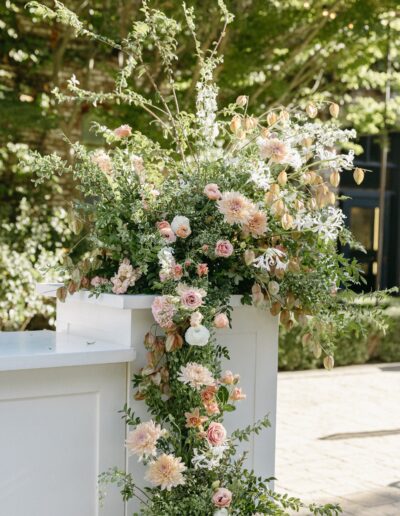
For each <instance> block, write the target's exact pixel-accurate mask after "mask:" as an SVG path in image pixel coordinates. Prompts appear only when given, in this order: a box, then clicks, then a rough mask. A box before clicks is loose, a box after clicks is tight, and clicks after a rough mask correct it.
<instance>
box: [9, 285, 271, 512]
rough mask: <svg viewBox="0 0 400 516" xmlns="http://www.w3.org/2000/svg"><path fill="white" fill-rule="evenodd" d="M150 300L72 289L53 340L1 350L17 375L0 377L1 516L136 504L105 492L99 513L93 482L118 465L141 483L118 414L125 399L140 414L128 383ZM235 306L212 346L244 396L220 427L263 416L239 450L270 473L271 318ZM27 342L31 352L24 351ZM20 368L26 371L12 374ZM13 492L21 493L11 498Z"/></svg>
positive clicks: (138, 359)
mask: <svg viewBox="0 0 400 516" xmlns="http://www.w3.org/2000/svg"><path fill="white" fill-rule="evenodd" d="M57 286H58V285H40V286H39V287H38V290H39V291H40V292H42V293H43V294H44V295H53V296H54V295H55V290H56V289H57ZM152 301H153V296H114V295H111V294H106V295H102V296H100V297H98V298H95V297H90V296H89V293H87V292H80V293H76V294H74V295H73V296H68V297H67V300H66V302H65V303H60V302H58V303H57V321H56V324H57V333H56V334H51V335H50V336H49V335H47V333H48V332H45V333H46V335H45V334H42V336H43V337H44V339H43V340H42V341H41V342H40V343H39V341H40V340H41V339H40V338H39V337H31V338H29V332H26V334H25V335H24V336H23V337H21V334H20V336H19V337H17V336H15V337H14V343H13V344H12V345H11V344H8V348H7V349H4V350H3V351H2V352H1V351H0V363H1V362H2V360H3V358H4V365H3V369H15V370H14V371H11V370H9V371H7V372H0V447H2V448H4V449H2V450H1V453H0V455H1V458H2V460H1V461H0V508H3V507H6V508H7V512H4V516H27V514H29V516H54V515H55V514H57V516H124V514H125V515H127V514H131V513H132V511H133V510H134V509H135V508H136V507H135V505H134V504H132V505H130V506H129V508H127V507H125V508H124V507H123V504H122V503H121V501H120V498H119V495H118V492H117V490H116V489H113V488H110V489H109V490H108V492H109V495H108V497H107V498H106V503H105V507H104V509H99V507H98V503H97V492H96V480H97V475H98V473H100V472H102V471H104V470H105V469H107V468H108V467H110V466H114V465H116V466H118V467H120V468H122V469H124V468H125V467H126V468H129V471H131V472H132V473H133V475H134V477H135V479H136V481H137V482H138V484H139V485H140V484H141V485H145V482H144V480H143V477H144V468H143V466H142V465H139V464H138V463H137V461H136V459H135V457H132V458H129V459H128V457H127V456H126V454H125V451H124V446H123V444H124V439H125V431H126V429H125V427H124V424H123V422H122V420H121V416H120V414H118V410H120V409H121V408H122V406H123V405H124V403H125V401H126V399H127V394H129V401H130V404H131V406H132V407H133V409H134V411H135V412H136V414H137V415H139V416H141V417H143V418H144V419H146V418H147V415H146V409H145V404H144V402H137V401H134V400H133V398H132V391H131V389H130V378H131V376H132V374H133V373H134V372H137V371H139V369H140V368H141V367H143V365H145V362H146V360H145V355H146V350H145V348H144V346H143V337H144V335H145V333H146V332H147V331H148V330H149V328H150V327H151V325H152V324H153V322H154V321H153V318H152V314H151V310H150V307H151V303H152ZM232 305H233V306H234V307H235V308H234V311H233V328H232V329H229V330H218V340H219V342H220V343H221V344H223V345H225V346H226V347H227V348H228V349H229V351H230V354H231V361H229V363H226V364H225V365H226V368H227V369H230V370H232V371H233V372H234V373H239V374H240V375H241V383H240V385H241V386H242V388H243V390H244V392H245V393H246V394H247V399H246V400H244V401H241V402H238V405H237V406H238V408H237V411H236V412H233V413H231V414H228V415H227V416H226V419H225V422H226V426H227V428H228V430H234V429H236V428H238V427H245V426H246V425H248V424H251V423H253V422H254V421H256V420H257V419H259V418H261V417H263V416H264V415H265V414H267V413H268V414H269V415H270V419H271V424H272V428H270V429H267V430H265V431H264V432H263V433H262V434H261V435H260V436H258V437H255V438H254V439H252V440H251V442H250V443H246V445H245V446H243V448H246V446H247V447H250V454H249V459H248V466H250V467H254V469H255V471H256V473H257V474H258V475H263V476H265V477H270V476H273V474H274V463H275V427H276V422H275V418H276V381H277V356H278V352H277V345H278V321H277V319H276V318H273V317H272V316H270V315H269V314H268V313H266V312H265V311H264V312H261V311H258V310H256V309H254V308H252V307H248V306H241V305H240V298H239V296H234V298H233V299H232ZM3 338H4V337H3ZM32 338H33V339H34V338H36V349H35V350H34V351H32V353H30V354H29V352H27V348H29V346H28V342H29V340H30V339H31V343H32ZM19 339H20V340H19ZM21 339H22V340H21ZM87 342H95V343H96V344H89V345H88V344H87ZM0 346H1V341H0ZM46 346H47V348H49V347H54V348H55V349H52V350H50V349H47V350H46ZM92 346H97V347H96V348H92ZM88 348H89V349H88ZM31 349H32V348H31ZM29 355H30V356H29ZM133 358H134V361H133V362H132V363H131V361H132V359H133ZM52 360H53V362H52ZM74 361H79V362H78V363H79V364H80V367H76V365H77V363H76V362H74ZM114 362H121V363H114ZM123 362H126V363H123ZM18 364H19V367H18ZM24 364H25V365H26V366H29V367H32V370H31V369H27V370H25V371H21V370H19V371H17V370H16V369H22V368H23V365H24ZM38 364H41V365H39V366H38ZM95 364H97V365H95ZM66 365H69V366H70V367H65V366H66ZM63 366H64V367H63ZM35 367H41V368H40V369H36V370H34V368H35ZM0 370H1V366H0ZM3 422H5V424H3ZM4 443H7V445H5V444H4ZM249 445H250V446H249ZM3 458H4V460H3ZM46 482H48V487H47V483H46ZM27 485H28V486H29V487H27V488H26V489H25V486H27ZM20 487H23V489H25V495H24V497H19V498H18V497H17V498H18V500H16V499H15V498H16V496H15V494H16V493H17V492H18V489H19V488H20ZM48 489H50V490H51V493H50V495H49V493H48ZM47 498H48V500H47ZM7 504H8V505H7ZM13 504H14V505H13ZM55 506H57V510H55ZM35 511H36V512H35ZM0 515H1V516H3V512H2V511H1V510H0Z"/></svg>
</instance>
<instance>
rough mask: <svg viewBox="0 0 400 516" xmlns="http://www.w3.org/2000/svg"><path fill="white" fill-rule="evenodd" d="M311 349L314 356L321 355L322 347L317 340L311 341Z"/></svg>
mask: <svg viewBox="0 0 400 516" xmlns="http://www.w3.org/2000/svg"><path fill="white" fill-rule="evenodd" d="M312 351H313V355H314V356H315V358H319V357H320V356H321V355H322V348H321V345H320V343H319V342H313V347H312Z"/></svg>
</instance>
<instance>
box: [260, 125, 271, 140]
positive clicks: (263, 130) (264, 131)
mask: <svg viewBox="0 0 400 516" xmlns="http://www.w3.org/2000/svg"><path fill="white" fill-rule="evenodd" d="M260 134H261V136H262V138H268V137H269V135H270V134H271V133H270V131H269V129H267V128H266V127H262V128H261V131H260Z"/></svg>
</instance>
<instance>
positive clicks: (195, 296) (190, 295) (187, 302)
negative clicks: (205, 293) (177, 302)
mask: <svg viewBox="0 0 400 516" xmlns="http://www.w3.org/2000/svg"><path fill="white" fill-rule="evenodd" d="M181 301H182V304H183V305H184V306H185V307H186V308H189V309H190V310H196V308H199V306H201V305H202V304H203V297H202V296H201V294H200V293H199V292H197V291H196V290H194V289H188V290H187V291H186V292H183V294H182V295H181Z"/></svg>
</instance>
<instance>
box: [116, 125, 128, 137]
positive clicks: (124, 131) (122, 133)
mask: <svg viewBox="0 0 400 516" xmlns="http://www.w3.org/2000/svg"><path fill="white" fill-rule="evenodd" d="M114 134H115V136H116V137H117V138H126V137H127V136H130V135H131V134H132V128H131V126H130V125H127V124H124V125H121V126H120V127H117V128H116V129H114Z"/></svg>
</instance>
